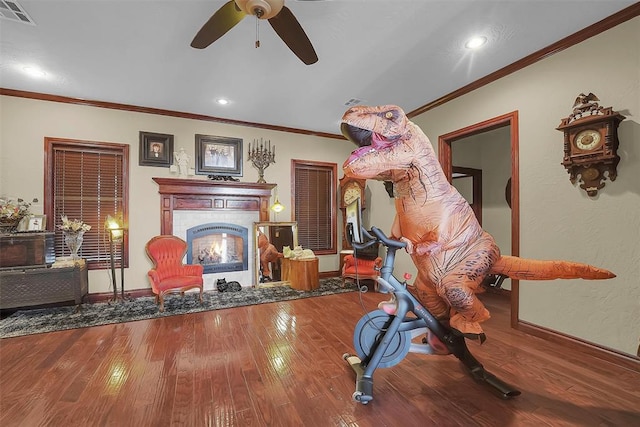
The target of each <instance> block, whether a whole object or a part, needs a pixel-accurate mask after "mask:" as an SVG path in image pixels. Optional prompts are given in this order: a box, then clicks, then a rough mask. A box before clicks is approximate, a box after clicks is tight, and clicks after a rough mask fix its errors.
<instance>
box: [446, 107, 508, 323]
mask: <svg viewBox="0 0 640 427" xmlns="http://www.w3.org/2000/svg"><path fill="white" fill-rule="evenodd" d="M506 126H509V129H510V132H509V137H510V142H511V144H510V145H511V150H510V151H511V181H510V190H511V195H510V196H511V197H510V198H509V200H510V202H511V255H514V256H519V255H520V192H519V188H520V178H519V163H518V159H519V148H518V112H517V111H514V112H511V113H508V114H505V115H503V116H498V117H495V118H493V119H489V120H486V121H484V122H480V123H476V124H474V125H472V126H469V127H466V128H463V129H459V130H456V131H454V132H450V133H448V134H446V135H442V136H440V137H439V138H438V158H439V161H440V165H441V166H442V169H443V171H444V173H445V175H446V176H447V179H449V182H451V181H452V177H453V164H452V162H453V160H452V143H453V142H454V141H457V140H460V139H463V138H466V137H469V136H473V135H478V134H480V133H483V132H487V131H490V130H494V129H498V128H501V127H506ZM518 302H519V287H518V281H517V280H511V327H513V328H517V326H518Z"/></svg>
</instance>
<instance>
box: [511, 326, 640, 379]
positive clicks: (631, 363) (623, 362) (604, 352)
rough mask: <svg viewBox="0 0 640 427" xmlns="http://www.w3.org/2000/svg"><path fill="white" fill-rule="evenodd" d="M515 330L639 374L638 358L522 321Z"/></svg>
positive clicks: (639, 363) (639, 362)
mask: <svg viewBox="0 0 640 427" xmlns="http://www.w3.org/2000/svg"><path fill="white" fill-rule="evenodd" d="M516 329H517V330H519V331H522V332H524V333H526V334H529V335H533V336H536V337H538V338H542V339H544V340H547V341H551V342H553V343H556V344H559V345H562V346H563V347H566V348H569V349H571V350H575V351H579V352H581V353H583V354H587V355H589V356H593V357H596V358H598V359H601V360H604V361H606V362H609V363H612V364H614V365H616V366H620V367H623V368H626V369H629V370H631V371H634V372H640V358H637V357H635V356H633V355H631V354H627V353H622V352H620V351H617V350H614V349H611V348H608V347H604V346H600V345H597V344H593V343H590V342H588V341H584V340H581V339H579V338H575V337H572V336H570V335H565V334H563V333H560V332H557V331H554V330H551V329H547V328H544V327H542V326H538V325H534V324H532V323H528V322H525V321H522V320H519V321H518V325H517V327H516Z"/></svg>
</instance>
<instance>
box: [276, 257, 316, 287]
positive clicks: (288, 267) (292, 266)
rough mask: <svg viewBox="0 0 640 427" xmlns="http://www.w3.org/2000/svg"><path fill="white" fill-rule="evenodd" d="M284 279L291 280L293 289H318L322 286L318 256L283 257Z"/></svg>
mask: <svg viewBox="0 0 640 427" xmlns="http://www.w3.org/2000/svg"><path fill="white" fill-rule="evenodd" d="M282 280H283V281H287V282H289V283H290V284H291V287H292V288H293V289H298V290H303V291H312V290H314V289H318V287H319V286H320V277H319V273H318V258H311V259H290V258H282Z"/></svg>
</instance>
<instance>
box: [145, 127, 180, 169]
mask: <svg viewBox="0 0 640 427" xmlns="http://www.w3.org/2000/svg"><path fill="white" fill-rule="evenodd" d="M138 164H139V165H140V166H158V167H164V168H168V167H170V166H171V165H172V164H173V135H168V134H164V133H155V132H143V131H140V156H139V159H138Z"/></svg>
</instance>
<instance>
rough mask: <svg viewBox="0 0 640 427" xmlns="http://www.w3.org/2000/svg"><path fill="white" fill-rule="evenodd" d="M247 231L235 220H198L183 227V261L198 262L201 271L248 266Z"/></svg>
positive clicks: (246, 267) (223, 270) (207, 271)
mask: <svg viewBox="0 0 640 427" xmlns="http://www.w3.org/2000/svg"><path fill="white" fill-rule="evenodd" d="M248 236H249V232H248V229H247V228H246V227H242V226H240V225H236V224H228V223H216V222H212V223H209V224H202V225H198V226H195V227H191V228H189V229H187V264H201V265H202V266H203V267H204V274H209V273H222V272H228V271H245V270H248V268H249V256H248V255H249V247H248Z"/></svg>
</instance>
